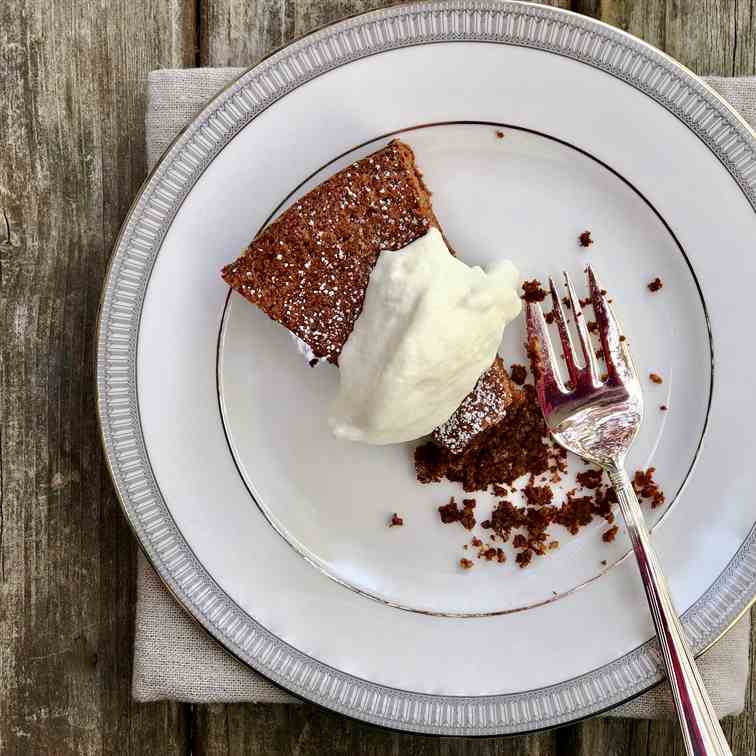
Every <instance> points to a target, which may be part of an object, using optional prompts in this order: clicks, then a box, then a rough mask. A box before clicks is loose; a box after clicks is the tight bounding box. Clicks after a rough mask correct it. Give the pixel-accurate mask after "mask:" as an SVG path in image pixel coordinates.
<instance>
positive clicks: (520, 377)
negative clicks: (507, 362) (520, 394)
mask: <svg viewBox="0 0 756 756" xmlns="http://www.w3.org/2000/svg"><path fill="white" fill-rule="evenodd" d="M509 377H510V378H511V379H512V383H516V384H517V385H518V386H522V385H523V384H524V383H525V379H526V378H527V377H528V369H527V368H526V367H525V365H512V367H511V368H509Z"/></svg>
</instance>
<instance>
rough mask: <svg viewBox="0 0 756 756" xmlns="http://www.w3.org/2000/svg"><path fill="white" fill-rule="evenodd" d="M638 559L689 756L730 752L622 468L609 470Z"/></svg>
mask: <svg viewBox="0 0 756 756" xmlns="http://www.w3.org/2000/svg"><path fill="white" fill-rule="evenodd" d="M607 472H608V473H609V478H610V480H611V481H612V485H613V486H614V490H615V491H616V492H617V498H618V499H619V505H620V510H621V511H622V514H623V516H624V518H625V522H626V523H627V530H628V533H629V534H630V541H631V543H632V544H633V550H634V551H635V557H636V559H637V560H638V567H639V568H640V573H641V579H642V580H643V588H644V589H645V591H646V598H647V599H648V605H649V607H650V609H651V616H652V617H653V619H654V626H655V627H656V634H657V635H658V636H659V645H660V646H661V651H662V656H663V657H664V665H665V667H666V669H667V676H668V677H669V684H670V686H671V688H672V697H673V699H674V702H675V708H676V709H677V716H678V718H679V720H680V724H681V726H682V732H683V740H684V742H685V750H686V752H687V753H688V754H689V756H732V751H731V750H730V747H729V745H728V744H727V740H726V739H725V736H724V733H723V732H722V728H721V726H720V724H719V721H718V719H717V715H716V713H715V712H714V707H713V706H712V705H711V700H710V699H709V694H708V693H707V692H706V688H705V687H704V683H703V680H702V679H701V674H700V673H699V671H698V667H697V666H696V663H695V661H694V659H693V654H692V653H691V651H690V649H689V648H688V643H687V641H686V640H685V633H684V631H683V628H682V624H681V623H680V619H679V617H678V616H677V612H676V611H675V607H674V605H673V604H672V598H671V597H670V595H669V589H668V588H667V581H666V580H665V579H664V574H663V573H662V569H661V565H660V564H659V558H658V557H657V556H656V552H655V551H654V548H653V546H652V545H651V540H650V538H649V534H648V529H647V528H646V521H645V519H644V517H643V512H642V511H641V508H640V504H639V503H638V497H637V496H636V495H635V491H634V490H633V487H632V484H631V483H630V479H629V478H628V475H627V473H626V472H625V470H624V469H623V468H621V467H616V468H611V469H608V470H607Z"/></svg>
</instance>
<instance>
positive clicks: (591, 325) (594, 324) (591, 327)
mask: <svg viewBox="0 0 756 756" xmlns="http://www.w3.org/2000/svg"><path fill="white" fill-rule="evenodd" d="M586 326H587V328H588V332H589V333H595V332H596V331H598V323H597V322H596V321H595V320H589V321H588V323H586Z"/></svg>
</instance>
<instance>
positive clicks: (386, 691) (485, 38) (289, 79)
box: [97, 2, 756, 735]
mask: <svg viewBox="0 0 756 756" xmlns="http://www.w3.org/2000/svg"><path fill="white" fill-rule="evenodd" d="M454 41H477V42H491V43H500V44H508V45H520V46H526V47H531V48H535V49H539V50H544V51H548V52H551V53H556V54H559V55H563V56H566V57H569V58H572V59H575V60H579V61H581V62H584V63H586V64H587V65H590V66H592V67H595V68H598V69H600V70H603V71H605V72H607V73H610V74H612V75H614V76H616V77H617V78H619V79H622V80H623V81H626V82H627V83H629V84H631V85H632V86H633V87H635V88H636V89H639V90H641V91H643V92H645V93H646V94H647V95H648V96H650V97H652V98H653V99H654V100H656V101H657V102H659V103H660V104H661V105H662V106H663V107H665V108H666V109H667V110H669V111H670V112H671V113H673V114H674V115H675V116H676V117H677V118H679V119H680V120H681V121H683V122H684V123H685V124H686V125H687V126H688V128H689V129H691V131H693V132H694V133H696V134H697V135H698V136H699V137H700V138H701V140H702V141H703V142H704V143H705V144H706V146H707V147H708V148H709V149H710V150H711V151H712V152H713V153H714V154H715V155H716V156H717V157H718V158H719V160H720V161H721V162H722V164H723V165H724V166H725V167H726V168H727V170H728V171H729V173H730V174H731V175H732V177H733V179H734V180H735V181H736V182H737V184H738V185H739V186H740V188H741V190H742V191H743V193H744V195H745V196H746V197H747V199H748V201H749V202H750V203H751V205H752V206H753V207H754V208H755V209H756V139H755V138H754V135H753V132H752V131H751V130H750V129H749V127H748V126H747V125H746V124H745V123H744V122H743V121H742V120H740V119H738V117H737V116H736V115H735V114H734V113H733V111H731V110H730V109H729V108H728V107H727V106H726V105H725V104H724V103H723V102H722V101H721V100H720V99H719V98H718V97H717V96H716V94H714V93H713V92H712V90H710V89H709V88H708V87H706V86H705V85H704V84H703V83H702V82H700V81H698V80H697V79H696V78H695V77H694V76H692V75H690V74H689V73H688V72H687V71H686V70H685V69H683V68H682V67H681V66H680V65H679V64H677V63H675V62H674V61H672V60H671V59H669V58H667V57H666V56H665V55H663V54H662V53H659V52H658V51H656V50H654V49H653V48H651V47H649V46H648V45H646V44H644V43H642V42H640V41H639V40H636V39H634V38H633V37H630V36H629V35H626V34H624V33H622V32H619V31H617V30H614V29H612V28H611V27H608V26H605V25H603V24H599V23H597V22H594V21H591V20H590V19H585V18H581V17H579V16H576V15H574V14H570V13H565V12H562V11H559V10H556V9H551V8H545V7H538V6H531V5H521V4H519V3H514V2H502V3H495V2H431V3H421V4H415V5H405V6H400V7H394V8H389V9H385V10H379V11H374V12H371V13H368V14H364V15H362V16H357V17H355V18H352V19H348V20H346V21H343V22H340V23H338V24H335V25H333V26H330V27H327V28H325V29H323V30H321V31H318V32H315V33H313V34H311V35H309V36H307V37H304V38H303V39H301V40H299V41H297V42H294V43H292V44H291V45H289V46H288V47H286V48H284V49H282V50H281V51H279V52H277V53H275V54H274V55H272V56H270V57H269V58H267V59H266V60H264V61H263V62H262V63H260V64H259V65H257V66H256V67H254V68H253V69H251V70H250V71H248V72H247V73H245V74H244V75H243V76H242V77H241V78H240V79H238V80H237V81H236V82H235V83H234V84H233V85H231V86H230V87H228V88H227V89H226V90H224V91H223V92H222V93H221V94H220V95H219V96H218V97H217V98H216V99H215V100H214V101H213V102H212V103H211V104H210V105H209V106H208V107H206V108H205V110H204V111H203V112H202V113H201V114H200V115H199V116H198V117H197V119H196V120H195V121H194V122H193V123H192V124H191V125H190V126H189V127H188V128H187V129H186V130H185V131H184V132H183V133H182V135H181V136H180V137H179V138H178V139H177V140H176V142H175V143H174V144H173V145H172V147H171V148H170V149H169V150H168V152H167V153H166V155H165V156H164V159H163V160H162V162H161V163H160V164H159V165H158V167H157V168H156V170H155V172H154V173H153V175H152V176H151V178H150V180H149V182H148V183H147V184H146V186H145V188H144V190H143V191H142V193H141V195H140V197H139V198H138V200H137V201H136V203H135V205H134V207H133V208H132V211H131V213H130V215H129V218H128V219H127V222H126V224H125V225H124V228H123V229H122V232H121V234H120V236H119V240H118V242H117V244H116V249H115V250H114V254H113V258H112V261H111V266H110V270H109V274H108V279H107V282H106V286H105V290H104V292H103V298H102V303H101V312H100V324H99V332H98V343H97V403H98V412H99V417H100V424H101V429H102V436H103V443H104V446H105V450H106V455H107V460H108V464H109V466H110V470H111V475H112V477H113V481H114V484H115V487H116V491H117V493H118V496H119V498H120V500H121V503H122V505H123V508H124V511H125V512H126V514H127V517H128V518H129V520H130V522H131V525H132V527H133V528H134V530H135V532H136V534H137V536H138V537H139V539H140V541H141V543H142V546H143V548H144V550H145V552H146V554H147V556H148V558H149V559H150V561H151V562H152V563H153V565H154V566H155V567H156V569H157V570H158V572H159V573H160V576H161V578H162V579H163V581H164V582H165V583H166V585H167V586H168V587H169V588H170V589H171V590H172V591H173V592H174V594H175V595H176V596H177V598H179V600H180V601H181V602H182V603H183V604H184V605H185V606H186V607H187V608H188V609H189V610H190V612H191V614H192V615H193V616H194V618H195V619H196V620H197V621H198V622H199V623H200V624H201V625H203V626H204V627H205V628H206V629H207V630H208V631H209V632H210V633H211V634H212V635H213V636H214V637H216V638H217V639H218V640H220V641H221V642H222V643H223V644H224V645H225V646H226V647H227V648H228V649H229V650H230V651H231V652H232V653H233V654H234V655H235V656H237V657H238V658H239V659H241V660H242V661H244V662H246V663H248V664H250V665H251V666H252V667H254V668H255V669H257V670H259V671H260V672H262V673H263V674H264V675H266V676H267V677H269V678H270V679H272V680H274V681H275V682H277V683H279V684H281V685H282V686H284V687H286V688H288V689H290V690H291V691H293V692H294V693H296V694H298V695H300V696H302V697H304V698H307V699H310V700H312V701H314V702H316V703H319V704H322V705H324V706H326V707H328V708H330V709H333V710H335V711H339V712H342V713H344V714H347V715H350V716H352V717H356V718H358V719H362V720H365V721H368V722H373V723H375V724H380V725H384V726H388V727H394V728H399V729H405V730H412V731H417V732H427V733H437V734H445V735H454V734H457V735H492V734H499V733H517V732H524V731H530V730H535V729H540V728H545V727H551V726H555V725H559V724H563V723H566V722H569V721H572V720H575V719H579V718H582V717H585V716H589V715H591V714H595V713H597V712H599V711H602V710H604V709H606V708H609V707H611V706H612V705H614V704H616V703H619V702H621V701H623V700H626V699H628V698H630V697H632V696H633V695H635V694H636V693H638V692H640V691H642V690H644V689H646V688H648V687H649V686H650V685H651V684H653V683H654V682H656V681H658V680H659V679H661V673H660V657H659V653H658V647H657V645H656V642H655V641H653V642H649V643H647V644H645V645H644V646H642V647H640V648H638V649H636V650H635V651H633V652H631V653H630V654H628V655H626V656H625V657H623V658H621V659H618V660H616V661H615V662H613V663H611V664H609V665H606V666H604V667H602V668H600V669H597V670H595V671H593V672H590V673H587V674H585V675H582V676H580V677H578V678H575V679H573V680H569V681H566V682H564V683H560V684H558V685H554V686H551V687H548V688H542V689H539V690H534V691H528V692H525V693H518V694H504V695H498V696H482V697H451V696H433V695H425V694H419V693H413V692H407V691H401V690H395V689H392V688H387V687H384V686H380V685H375V684H373V683H370V682H367V681H364V680H361V679H359V678H356V677H353V676H351V675H348V674H345V673H342V672H340V671H338V670H336V669H333V668H330V667H328V666H326V665H324V664H321V663H320V662H318V661H316V660H314V659H312V658H310V657H308V656H306V655H305V654H302V653H301V652H299V651H297V650H296V649H294V648H292V647H291V646H289V645H288V644H286V643H285V642H283V641H281V640H280V639H279V638H277V637H275V636H274V635H272V634H271V633H270V632H268V631H267V630H266V629H265V628H263V627H262V626H260V625H259V624H258V623H257V622H255V620H254V619H252V618H251V617H249V616H248V615H246V614H245V613H244V612H243V610H242V609H241V608H240V607H238V606H237V605H236V604H235V603H234V602H233V601H232V600H231V599H230V598H229V597H228V596H226V595H225V594H224V592H223V591H222V590H221V588H220V587H219V586H218V585H217V584H216V583H215V582H214V580H213V579H212V578H211V576H210V575H209V574H207V572H206V571H205V570H204V568H203V567H202V565H201V564H200V563H199V562H198V560H197V559H196V557H195V555H194V554H193V553H192V551H191V549H190V548H189V547H188V545H187V544H186V542H185V541H184V539H183V537H182V536H181V534H180V532H179V531H178V529H177V527H176V524H175V523H174V521H173V519H172V517H171V515H170V512H169V510H168V508H167V506H166V504H165V502H164V501H163V500H162V498H161V495H160V491H159V488H158V486H157V483H156V481H155V479H154V476H153V474H152V470H151V467H150V462H149V456H148V453H147V450H146V448H145V444H144V439H143V437H142V431H141V424H140V420H139V409H138V401H137V381H136V355H137V338H138V331H139V320H140V315H141V309H142V305H143V303H144V297H145V292H146V289H147V285H148V282H149V278H150V274H151V271H152V267H153V264H154V261H155V259H156V257H157V254H158V252H159V249H160V246H161V243H162V240H163V237H164V236H165V233H166V232H167V230H168V228H169V227H170V224H171V222H172V220H173V218H174V217H175V214H176V213H177V211H178V208H179V207H180V205H181V203H182V202H183V200H184V198H185V197H186V195H187V194H188V193H189V191H190V190H191V188H192V186H193V185H194V183H195V182H196V181H197V179H198V178H199V176H200V175H201V174H202V173H203V171H204V170H205V168H206V167H207V166H208V165H209V163H210V162H211V161H212V159H213V158H214V156H215V155H216V154H217V153H218V152H219V151H220V150H221V149H222V148H223V147H224V146H225V145H226V144H228V142H229V141H230V140H231V139H232V138H233V137H234V136H235V135H236V134H237V133H238V132H239V131H240V130H241V129H242V128H244V126H245V125H247V124H248V123H249V122H250V121H251V120H253V119H254V118H255V117H256V116H257V115H258V114H259V113H261V112H262V111H263V110H264V109H265V108H267V107H268V106H269V105H270V104H271V103H273V102H275V101H276V100H278V99H280V98H281V97H283V96H284V95H285V94H286V93H287V92H289V91H291V90H292V89H294V88H296V87H297V86H299V85H301V84H302V83H305V82H306V81H308V80H310V79H312V78H314V77H316V76H319V75H320V74H322V73H324V72H326V71H328V70H331V69H333V68H335V67H337V66H341V65H343V64H345V63H348V62H349V61H351V60H356V59H359V58H362V57H365V56H368V55H372V54H375V53H377V52H381V51H386V50H391V49H396V48H399V47H405V46H410V45H417V44H429V43H434V42H454ZM754 585H756V528H754V530H752V531H751V533H750V535H749V537H748V538H747V539H746V541H745V542H744V543H743V544H742V546H741V547H740V549H739V550H738V552H737V553H736V554H735V556H734V557H733V559H732V560H731V562H730V564H729V565H728V566H727V568H726V569H725V570H724V571H723V572H722V574H721V575H720V576H719V578H718V579H717V580H716V581H715V583H714V584H713V585H712V586H710V587H709V589H708V590H707V591H706V593H705V594H704V595H703V596H702V597H701V598H700V599H699V600H698V601H697V602H696V603H695V604H694V605H693V606H692V607H691V608H690V609H689V610H688V612H686V614H685V617H684V621H685V626H686V630H687V632H688V633H689V636H690V639H691V642H692V645H693V647H694V649H695V650H701V649H703V648H705V647H707V646H708V645H709V643H711V642H712V641H713V640H714V639H715V638H717V637H718V636H719V635H720V634H721V633H722V632H723V631H724V630H725V629H726V628H727V627H729V625H730V624H731V623H732V622H733V621H734V620H735V619H736V618H737V617H738V616H739V614H740V613H741V612H742V611H743V610H744V609H745V608H746V607H747V606H748V604H749V603H750V602H751V601H752V600H753V594H754Z"/></svg>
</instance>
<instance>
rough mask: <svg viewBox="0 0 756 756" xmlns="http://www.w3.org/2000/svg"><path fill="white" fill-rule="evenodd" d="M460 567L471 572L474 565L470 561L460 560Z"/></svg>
mask: <svg viewBox="0 0 756 756" xmlns="http://www.w3.org/2000/svg"><path fill="white" fill-rule="evenodd" d="M459 566H460V567H461V568H462V569H463V570H469V569H470V568H471V567H472V566H473V563H472V562H471V561H470V560H469V559H464V558H462V559H460V560H459Z"/></svg>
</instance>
